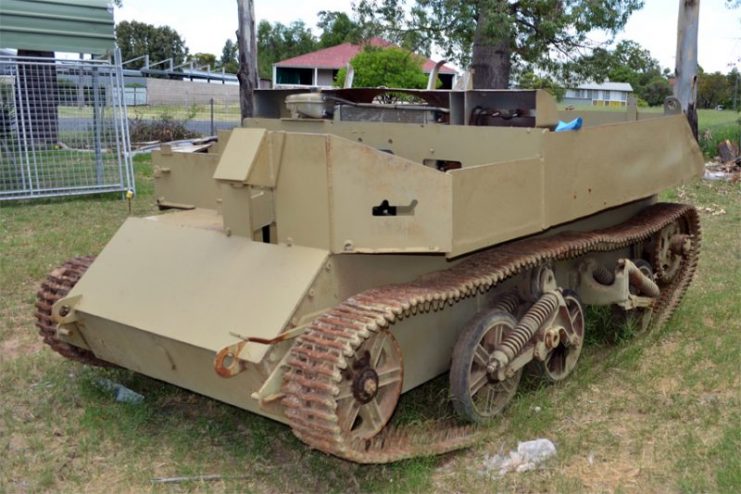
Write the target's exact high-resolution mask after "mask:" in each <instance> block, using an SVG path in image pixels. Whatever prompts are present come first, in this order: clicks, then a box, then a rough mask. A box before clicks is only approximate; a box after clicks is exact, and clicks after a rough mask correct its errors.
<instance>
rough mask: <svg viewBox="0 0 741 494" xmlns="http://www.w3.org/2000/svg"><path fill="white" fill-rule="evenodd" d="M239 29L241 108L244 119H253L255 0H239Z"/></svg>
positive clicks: (255, 64)
mask: <svg viewBox="0 0 741 494" xmlns="http://www.w3.org/2000/svg"><path fill="white" fill-rule="evenodd" d="M237 10H238V13H239V29H237V45H238V46H239V71H238V72H237V79H238V80H239V107H240V111H241V114H242V118H247V117H251V116H252V114H253V111H254V104H253V101H252V92H253V91H254V89H255V88H256V87H257V41H256V40H255V4H254V2H253V0H237Z"/></svg>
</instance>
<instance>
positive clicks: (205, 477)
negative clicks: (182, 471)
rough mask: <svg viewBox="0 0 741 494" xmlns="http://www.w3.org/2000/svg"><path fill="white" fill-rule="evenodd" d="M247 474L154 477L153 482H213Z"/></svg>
mask: <svg viewBox="0 0 741 494" xmlns="http://www.w3.org/2000/svg"><path fill="white" fill-rule="evenodd" d="M246 478H247V475H235V476H228V477H224V476H223V475H194V476H191V477H156V478H153V479H152V483H153V484H176V483H178V482H213V481H214V480H235V479H246Z"/></svg>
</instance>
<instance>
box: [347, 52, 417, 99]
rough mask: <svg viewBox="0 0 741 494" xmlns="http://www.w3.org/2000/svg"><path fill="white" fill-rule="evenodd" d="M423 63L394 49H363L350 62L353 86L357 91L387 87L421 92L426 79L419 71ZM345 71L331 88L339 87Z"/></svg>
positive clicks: (410, 53)
mask: <svg viewBox="0 0 741 494" xmlns="http://www.w3.org/2000/svg"><path fill="white" fill-rule="evenodd" d="M423 63H424V59H423V58H422V57H420V56H418V55H415V54H414V53H412V52H410V51H408V50H405V49H403V48H398V47H388V48H378V47H374V46H366V47H365V48H364V49H363V51H361V52H360V53H358V54H357V55H355V56H354V57H353V59H352V60H350V64H351V65H352V67H353V70H354V71H355V76H354V79H353V80H354V82H353V85H354V86H357V87H379V86H385V87H391V88H409V89H422V88H424V87H426V85H427V76H426V75H425V74H424V72H423V71H422V64H423ZM346 72H347V69H345V68H343V69H340V71H339V72H338V73H337V77H336V79H335V85H337V86H342V84H343V82H344V80H345V74H346Z"/></svg>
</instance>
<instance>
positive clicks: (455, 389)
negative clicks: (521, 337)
mask: <svg viewBox="0 0 741 494" xmlns="http://www.w3.org/2000/svg"><path fill="white" fill-rule="evenodd" d="M516 324H517V321H516V320H515V318H514V316H512V314H509V313H508V312H505V311H502V310H492V311H489V312H486V313H483V314H481V315H479V316H477V317H476V318H474V319H473V320H472V321H471V323H469V325H468V326H467V327H466V329H464V330H463V332H462V333H461V335H460V336H459V337H458V341H457V342H456V344H455V349H454V350H453V361H452V363H451V366H450V391H451V394H452V399H453V405H454V406H455V410H456V412H458V414H459V415H460V416H461V417H462V418H464V419H466V420H468V421H471V422H475V423H477V424H485V423H488V422H491V420H492V419H493V418H495V417H496V416H497V415H498V414H499V413H500V412H501V411H502V409H504V407H505V406H506V405H507V404H508V403H509V402H510V400H511V399H512V397H513V396H514V395H515V392H516V391H517V386H518V385H519V383H520V378H521V377H522V369H520V370H518V371H517V372H516V373H515V375H513V376H512V377H510V378H507V379H505V380H503V381H500V380H498V379H496V378H492V377H490V376H489V373H488V372H487V370H486V367H487V364H488V363H489V357H490V356H491V354H492V352H493V351H494V349H495V348H496V347H497V346H498V345H499V344H501V342H502V340H503V339H504V336H505V335H506V334H507V333H508V332H510V331H512V329H513V328H514V327H515V325H516Z"/></svg>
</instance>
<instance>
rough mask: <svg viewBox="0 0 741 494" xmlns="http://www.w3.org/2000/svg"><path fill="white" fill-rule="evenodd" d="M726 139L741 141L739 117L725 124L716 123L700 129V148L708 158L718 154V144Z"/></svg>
mask: <svg viewBox="0 0 741 494" xmlns="http://www.w3.org/2000/svg"><path fill="white" fill-rule="evenodd" d="M726 139H728V140H729V141H731V142H734V143H736V144H738V143H739V141H741V118H739V119H738V120H737V121H736V122H731V123H729V124H727V125H716V126H713V127H708V128H707V129H705V130H701V131H700V138H699V143H700V149H702V154H704V155H705V156H706V157H708V158H714V157H715V156H717V155H718V144H720V143H721V142H723V141H725V140H726Z"/></svg>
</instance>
